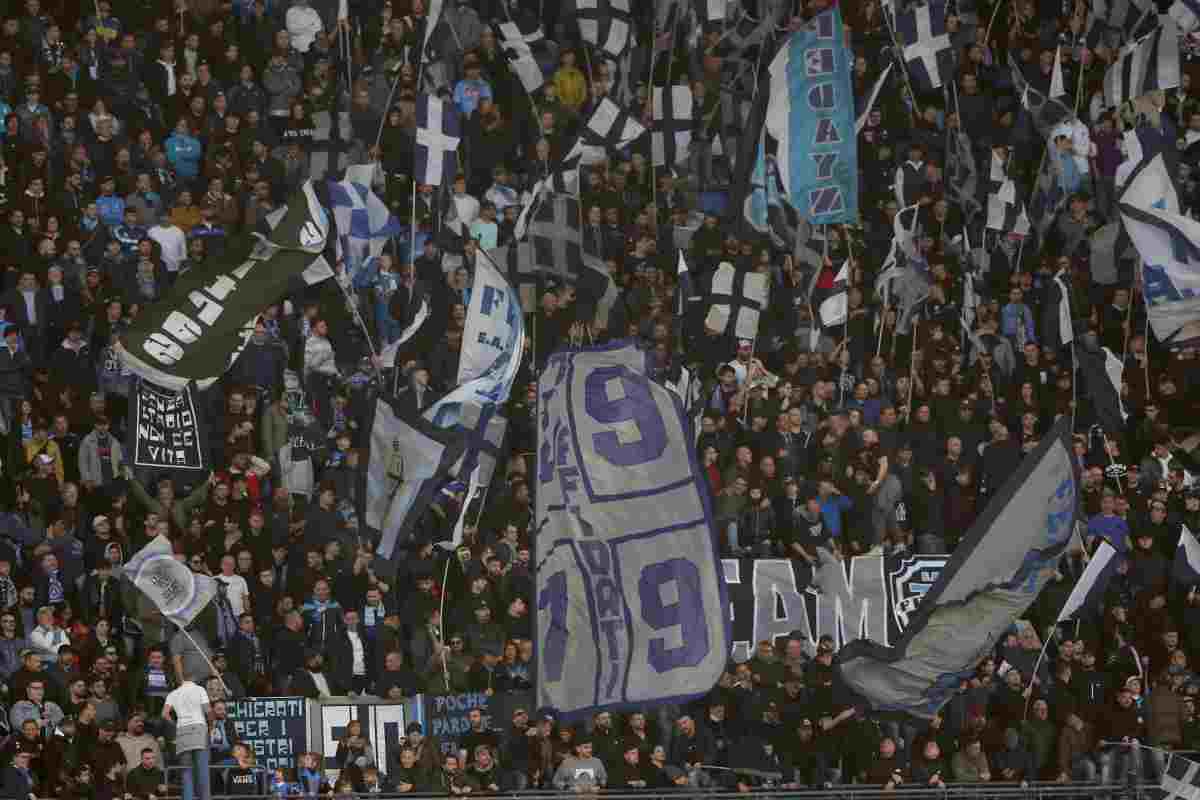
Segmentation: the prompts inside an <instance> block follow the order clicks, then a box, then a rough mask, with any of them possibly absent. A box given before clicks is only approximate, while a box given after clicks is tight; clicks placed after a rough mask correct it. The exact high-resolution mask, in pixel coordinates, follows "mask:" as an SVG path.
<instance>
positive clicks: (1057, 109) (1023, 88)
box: [1010, 62, 1075, 139]
mask: <svg viewBox="0 0 1200 800" xmlns="http://www.w3.org/2000/svg"><path fill="white" fill-rule="evenodd" d="M1010 71H1011V74H1012V81H1013V92H1014V93H1016V95H1017V96H1018V97H1020V98H1021V106H1022V107H1023V108H1024V109H1025V111H1026V112H1027V113H1028V114H1029V116H1030V119H1031V121H1032V122H1033V127H1034V129H1036V130H1037V132H1038V135H1039V136H1041V137H1042V138H1043V139H1044V138H1047V137H1049V136H1050V132H1051V131H1052V130H1053V129H1054V128H1055V127H1056V126H1058V125H1060V124H1062V123H1063V122H1066V121H1068V120H1070V119H1072V118H1073V117H1074V116H1075V112H1074V110H1073V109H1072V108H1071V107H1070V106H1068V105H1066V104H1065V103H1063V102H1062V101H1061V100H1058V99H1055V98H1053V97H1047V96H1046V95H1044V94H1042V93H1041V92H1039V91H1038V90H1037V89H1034V88H1033V87H1032V86H1030V85H1029V81H1028V80H1026V79H1025V75H1024V74H1023V73H1022V72H1021V68H1020V66H1019V65H1018V64H1017V63H1016V62H1014V63H1013V64H1012V66H1011V69H1010Z"/></svg>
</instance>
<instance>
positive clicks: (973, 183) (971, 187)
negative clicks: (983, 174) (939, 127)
mask: <svg viewBox="0 0 1200 800" xmlns="http://www.w3.org/2000/svg"><path fill="white" fill-rule="evenodd" d="M946 139H947V144H948V145H949V150H948V151H947V154H946V184H945V186H946V197H947V199H948V200H950V201H951V202H953V203H954V204H955V205H956V206H958V207H959V209H960V210H961V211H962V214H963V218H964V222H970V221H971V220H973V219H974V218H975V215H976V214H978V213H979V212H980V211H981V210H982V206H980V205H979V200H978V198H977V195H978V192H979V168H978V167H977V166H976V164H975V152H974V150H973V149H972V147H971V140H970V139H969V138H968V137H967V134H966V131H964V130H963V129H962V128H956V129H954V130H951V131H950V132H949V133H947V135H946ZM965 227H966V225H964V228H965Z"/></svg>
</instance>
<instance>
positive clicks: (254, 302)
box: [115, 181, 333, 391]
mask: <svg viewBox="0 0 1200 800" xmlns="http://www.w3.org/2000/svg"><path fill="white" fill-rule="evenodd" d="M268 225H270V226H271V227H272V230H271V232H270V234H269V235H267V236H263V235H261V234H255V235H254V237H252V238H249V240H248V241H246V242H245V243H244V244H234V245H232V246H231V247H229V248H228V249H227V250H226V252H225V253H224V254H223V255H222V256H221V257H220V258H219V259H217V260H215V261H214V262H212V263H211V264H209V265H206V266H205V268H204V269H195V270H191V271H189V272H187V273H185V274H183V275H181V276H180V277H179V280H178V281H176V283H175V286H174V287H173V288H172V290H171V292H170V293H169V294H167V295H166V296H165V297H164V298H163V299H161V300H159V301H157V302H155V303H152V304H150V305H148V306H146V307H145V308H143V309H142V312H141V313H140V314H138V317H137V319H136V320H134V322H133V325H132V326H130V328H129V330H128V331H126V332H125V334H124V335H123V336H122V337H121V341H120V342H118V343H117V344H116V345H115V348H116V350H117V353H118V355H119V356H120V358H121V361H122V363H124V365H125V366H126V367H127V368H128V369H129V370H130V371H131V372H133V373H135V374H136V375H138V376H140V377H142V378H145V379H146V380H149V381H151V382H152V383H154V384H156V385H158V386H161V387H163V388H165V389H172V390H175V391H180V390H182V389H183V388H185V387H186V386H187V385H188V384H189V383H191V382H192V381H195V383H196V388H197V389H200V390H204V389H207V388H208V387H209V386H211V385H212V384H213V383H215V382H216V381H217V380H218V379H219V378H220V377H221V375H223V374H224V373H225V370H227V369H228V368H229V366H230V365H231V364H233V362H234V361H236V360H237V357H238V356H239V355H240V354H241V352H242V349H243V348H244V347H245V345H246V342H247V341H249V339H250V336H251V335H252V334H253V333H254V322H255V320H257V319H258V315H259V312H260V311H262V310H263V308H265V307H266V306H268V305H270V304H271V303H275V302H278V301H279V300H280V299H281V298H282V297H283V296H284V294H286V293H287V292H289V291H292V290H293V288H294V287H293V282H294V281H295V280H296V279H300V280H302V281H303V282H304V283H305V284H308V285H312V284H315V283H318V282H320V281H323V280H325V279H326V278H328V277H331V276H332V275H333V271H332V270H331V269H330V267H329V263H328V262H327V261H326V260H325V258H324V256H323V255H322V253H323V252H324V250H325V244H326V240H327V237H328V234H329V217H328V216H327V215H326V213H325V209H324V208H322V207H321V204H320V202H319V201H318V200H317V196H316V193H315V192H314V191H313V186H312V182H311V181H306V182H305V183H304V185H303V186H302V187H301V188H300V189H298V190H296V191H295V192H293V193H292V195H291V197H289V198H288V204H287V205H286V206H284V207H283V208H281V209H278V210H277V211H276V212H274V213H273V214H272V215H271V216H269V217H268Z"/></svg>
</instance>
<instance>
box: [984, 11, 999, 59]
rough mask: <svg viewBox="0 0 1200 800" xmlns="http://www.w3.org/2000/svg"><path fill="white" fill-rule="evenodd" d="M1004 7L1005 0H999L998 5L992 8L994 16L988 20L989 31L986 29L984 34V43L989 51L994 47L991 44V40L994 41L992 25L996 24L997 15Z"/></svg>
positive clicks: (994, 55)
mask: <svg viewBox="0 0 1200 800" xmlns="http://www.w3.org/2000/svg"><path fill="white" fill-rule="evenodd" d="M1003 7H1004V0H997V2H996V7H995V8H993V9H992V18H991V19H989V20H988V26H987V31H986V33H984V36H983V45H984V47H986V48H987V49H988V50H989V51H990V50H991V49H992V46H991V44H990V42H991V41H992V25H994V24H996V15H997V14H999V13H1000V9H1001V8H1003ZM991 55H992V58H995V57H996V54H995V53H992V54H991Z"/></svg>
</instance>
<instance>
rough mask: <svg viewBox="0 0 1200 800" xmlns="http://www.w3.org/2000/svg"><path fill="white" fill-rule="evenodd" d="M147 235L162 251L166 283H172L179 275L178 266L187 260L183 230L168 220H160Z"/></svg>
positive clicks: (185, 239)
mask: <svg viewBox="0 0 1200 800" xmlns="http://www.w3.org/2000/svg"><path fill="white" fill-rule="evenodd" d="M147 235H148V236H149V237H150V238H151V239H153V240H154V241H156V242H158V246H159V248H161V249H162V262H163V266H164V267H166V270H167V283H174V282H175V278H176V277H178V275H179V265H180V264H182V263H183V262H184V261H186V260H187V237H186V236H184V234H183V229H182V228H180V227H179V226H178V225H176V224H174V223H173V222H171V221H170V220H169V219H165V218H164V219H161V220H159V223H158V224H157V225H155V226H154V227H153V228H151V229H150V230H149V231H148V232H147Z"/></svg>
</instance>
